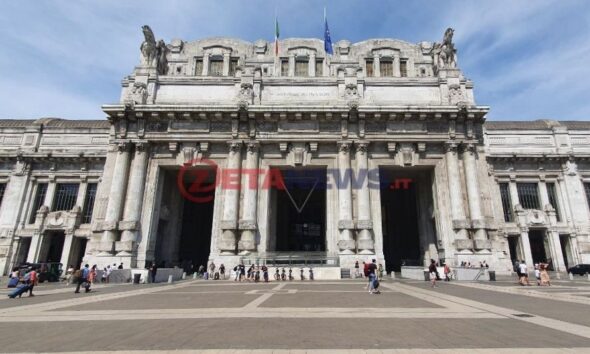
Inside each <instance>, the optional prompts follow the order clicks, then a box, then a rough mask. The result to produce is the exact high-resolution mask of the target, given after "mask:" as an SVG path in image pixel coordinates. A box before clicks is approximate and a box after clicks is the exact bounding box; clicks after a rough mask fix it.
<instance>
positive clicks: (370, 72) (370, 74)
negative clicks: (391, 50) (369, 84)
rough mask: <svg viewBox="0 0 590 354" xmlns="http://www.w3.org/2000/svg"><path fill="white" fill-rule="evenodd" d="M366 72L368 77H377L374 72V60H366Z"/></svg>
mask: <svg viewBox="0 0 590 354" xmlns="http://www.w3.org/2000/svg"><path fill="white" fill-rule="evenodd" d="M365 72H366V74H367V77H373V76H374V75H375V74H374V72H373V59H367V60H365Z"/></svg>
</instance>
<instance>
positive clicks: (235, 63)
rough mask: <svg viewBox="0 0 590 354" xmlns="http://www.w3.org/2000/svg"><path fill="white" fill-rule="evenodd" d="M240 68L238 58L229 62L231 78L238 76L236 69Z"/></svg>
mask: <svg viewBox="0 0 590 354" xmlns="http://www.w3.org/2000/svg"><path fill="white" fill-rule="evenodd" d="M237 68H238V58H231V60H230V61H229V76H234V75H235V74H236V69H237Z"/></svg>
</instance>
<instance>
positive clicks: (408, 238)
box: [379, 168, 423, 272]
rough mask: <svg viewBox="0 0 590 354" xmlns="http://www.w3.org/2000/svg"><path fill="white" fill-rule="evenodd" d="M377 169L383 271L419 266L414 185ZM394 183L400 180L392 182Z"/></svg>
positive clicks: (406, 178)
mask: <svg viewBox="0 0 590 354" xmlns="http://www.w3.org/2000/svg"><path fill="white" fill-rule="evenodd" d="M387 172H388V171H387V170H386V169H383V168H380V170H379V175H380V178H381V219H382V229H383V254H384V256H385V261H386V268H387V271H388V272H390V271H397V272H398V271H400V269H401V266H402V265H407V266H422V265H423V264H422V263H423V259H422V252H421V249H420V237H419V231H418V205H417V191H416V183H414V182H415V181H414V180H413V179H412V178H408V177H405V176H404V177H400V176H398V175H394V174H391V173H387ZM396 181H402V182H403V183H402V182H399V183H396Z"/></svg>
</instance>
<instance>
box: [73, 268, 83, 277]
mask: <svg viewBox="0 0 590 354" xmlns="http://www.w3.org/2000/svg"><path fill="white" fill-rule="evenodd" d="M81 277H82V271H81V270H80V269H77V270H76V271H75V272H74V278H81Z"/></svg>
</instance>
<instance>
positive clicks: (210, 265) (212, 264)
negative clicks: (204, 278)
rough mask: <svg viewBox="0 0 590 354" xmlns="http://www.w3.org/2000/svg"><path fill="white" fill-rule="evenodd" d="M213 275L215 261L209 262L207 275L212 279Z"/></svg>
mask: <svg viewBox="0 0 590 354" xmlns="http://www.w3.org/2000/svg"><path fill="white" fill-rule="evenodd" d="M214 275H215V263H214V262H211V264H209V276H210V277H211V279H213V276H214Z"/></svg>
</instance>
